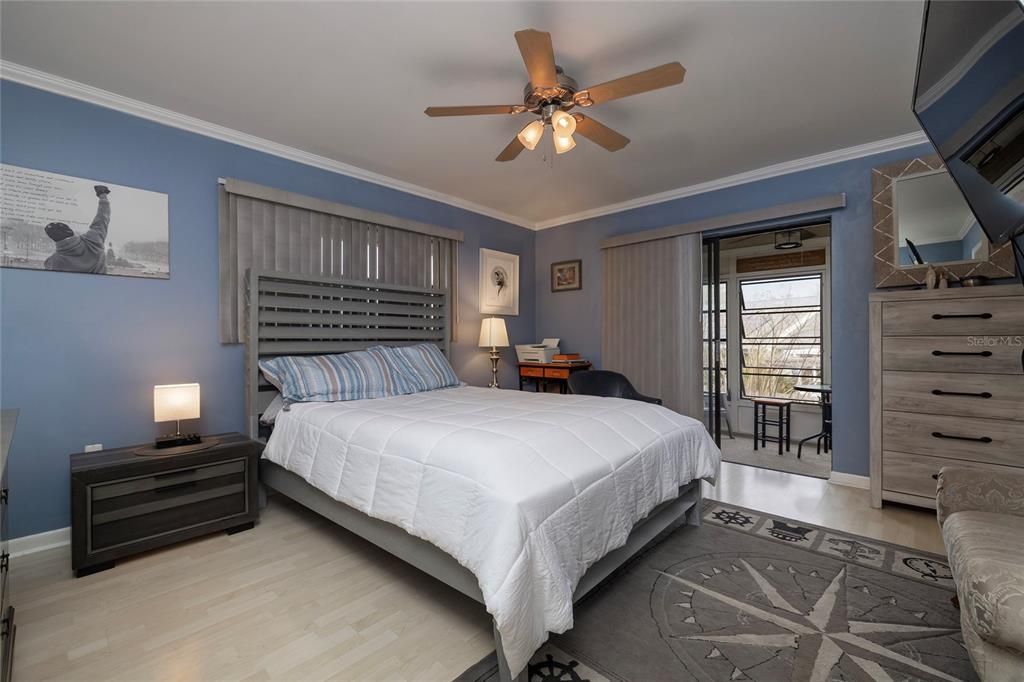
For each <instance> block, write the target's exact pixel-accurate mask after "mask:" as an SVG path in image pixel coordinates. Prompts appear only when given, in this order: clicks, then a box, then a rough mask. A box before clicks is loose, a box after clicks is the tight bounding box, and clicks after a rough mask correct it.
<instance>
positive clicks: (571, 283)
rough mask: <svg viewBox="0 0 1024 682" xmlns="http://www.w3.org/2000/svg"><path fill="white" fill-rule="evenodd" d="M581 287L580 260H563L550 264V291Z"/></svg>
mask: <svg viewBox="0 0 1024 682" xmlns="http://www.w3.org/2000/svg"><path fill="white" fill-rule="evenodd" d="M582 288H583V261H582V260H580V259H576V260H564V261H561V262H558V263H552V264H551V291H576V290H577V289H582Z"/></svg>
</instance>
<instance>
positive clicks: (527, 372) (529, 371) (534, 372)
mask: <svg viewBox="0 0 1024 682" xmlns="http://www.w3.org/2000/svg"><path fill="white" fill-rule="evenodd" d="M519 376H523V377H543V376H544V368H543V367H520V368H519Z"/></svg>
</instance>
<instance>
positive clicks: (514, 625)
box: [247, 272, 720, 680]
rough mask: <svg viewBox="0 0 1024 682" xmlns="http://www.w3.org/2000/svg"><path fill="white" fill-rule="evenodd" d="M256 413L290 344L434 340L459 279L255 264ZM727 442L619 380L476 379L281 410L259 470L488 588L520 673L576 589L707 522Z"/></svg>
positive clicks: (388, 543) (505, 649)
mask: <svg viewBox="0 0 1024 682" xmlns="http://www.w3.org/2000/svg"><path fill="white" fill-rule="evenodd" d="M248 291H249V296H248V300H249V305H248V310H249V327H248V332H249V333H248V353H247V358H248V365H249V366H248V372H247V387H248V390H247V406H248V407H247V409H248V414H249V419H250V431H251V433H252V434H253V435H266V433H265V432H264V433H263V434H260V423H259V419H258V417H259V415H260V414H261V413H262V412H263V411H264V410H265V409H266V407H267V405H268V404H269V403H270V400H271V399H272V398H273V397H274V395H275V394H276V392H275V390H274V388H273V387H272V386H270V384H268V383H266V382H265V381H264V380H263V379H262V377H261V375H260V373H259V370H258V365H257V363H258V361H259V360H260V359H262V358H267V357H272V356H275V355H286V354H290V355H299V354H314V353H329V352H345V351H351V350H359V349H363V348H366V347H368V346H371V345H378V344H382V343H383V344H389V345H408V344H415V343H424V342H426V343H436V344H437V345H438V346H439V347H440V348H441V349H442V350H443V351H445V352H447V351H448V336H449V334H448V325H449V315H448V307H447V301H446V298H445V295H444V294H443V293H440V292H437V291H432V290H424V289H414V288H409V287H393V286H386V287H385V286H379V285H368V284H366V283H358V282H338V281H328V280H316V279H312V278H297V277H293V276H286V275H281V274H275V273H258V272H256V273H251V274H250V276H249V287H248ZM719 459H720V455H719V452H718V449H717V448H716V447H715V445H714V443H713V442H712V441H711V439H710V436H708V434H707V431H706V429H704V427H703V425H702V424H700V422H697V421H696V420H692V419H689V418H687V417H683V416H681V415H678V414H675V413H673V412H671V411H669V410H667V409H665V408H662V407H659V406H655V405H649V404H647V403H640V402H636V401H626V400H619V399H614V398H596V397H591V396H558V395H547V394H534V393H525V392H518V391H495V390H493V389H482V388H475V387H468V386H459V387H452V388H445V389H441V390H436V391H428V392H424V393H415V394H412V395H402V396H394V397H388V398H380V399H374V400H357V401H348V402H338V403H302V404H296V405H292V406H291V407H290V408H289V409H288V410H287V411H284V412H281V413H280V414H279V415H278V417H277V420H276V422H275V425H274V428H273V433H272V434H271V435H270V437H269V439H268V441H267V447H266V449H265V451H264V460H263V462H262V464H261V480H262V482H263V483H264V485H266V486H267V487H268V488H270V489H272V490H274V491H277V492H279V493H281V494H284V495H286V496H288V497H290V498H292V499H295V500H297V501H298V502H300V503H301V504H303V505H305V506H306V507H308V508H310V509H312V510H313V511H315V512H317V513H319V514H321V515H323V516H325V517H327V518H329V519H331V520H333V521H334V522H336V523H338V524H339V525H341V526H343V527H345V528H346V529H348V530H350V531H352V532H354V533H356V534H357V535H360V536H361V537H363V538H365V539H367V540H369V541H370V542H373V543H375V544H377V545H378V546H380V547H382V548H383V549H385V550H387V551H389V552H391V553H392V554H395V555H396V556H398V557H399V558H401V559H403V560H405V561H407V562H408V563H410V564H412V565H414V566H416V567H417V568H419V569H421V570H423V571H425V572H426V573H428V574H430V575H432V576H434V577H435V578H437V579H439V580H441V581H443V582H445V583H446V584H448V585H450V586H451V587H453V588H455V589H457V590H459V591H460V592H463V593H464V594H466V595H468V596H470V597H471V598H473V599H475V600H477V601H479V602H481V603H483V604H485V606H486V607H487V610H488V612H489V613H490V614H491V616H492V618H493V620H494V634H495V647H496V651H497V652H498V664H499V673H500V676H501V677H502V679H504V680H511V679H515V678H516V677H517V675H519V674H520V673H521V672H522V671H523V670H524V668H525V666H526V663H527V662H528V661H529V658H530V656H531V655H532V653H533V652H534V650H535V649H536V648H537V647H538V646H540V644H541V643H542V642H543V641H544V640H545V639H546V637H547V633H548V632H560V631H564V630H565V629H568V628H569V627H571V626H572V604H573V603H574V602H575V601H577V600H578V599H579V598H581V597H582V596H584V595H585V594H587V593H588V592H589V591H590V590H591V589H593V588H594V587H595V586H596V585H597V584H598V583H599V582H600V581H601V580H603V579H604V578H605V577H607V576H608V575H609V574H611V573H612V572H613V571H614V570H615V569H616V568H618V567H619V566H621V565H622V564H623V563H624V562H625V561H626V560H627V559H628V558H629V557H631V556H632V555H633V554H634V553H635V552H636V551H637V550H638V549H640V548H641V547H643V546H644V545H645V544H646V543H647V542H649V541H650V540H651V539H652V538H654V537H655V536H656V535H657V534H658V533H660V532H662V531H663V530H665V529H667V528H669V527H671V526H673V525H674V524H677V523H682V522H684V521H686V520H688V521H689V522H690V523H697V522H698V520H699V508H700V500H701V496H700V480H701V479H702V478H713V477H715V476H716V475H717V473H718V467H719Z"/></svg>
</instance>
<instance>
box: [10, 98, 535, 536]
mask: <svg viewBox="0 0 1024 682" xmlns="http://www.w3.org/2000/svg"><path fill="white" fill-rule="evenodd" d="M296 125H301V120H296ZM0 139H2V151H0V154H2V156H0V160H2V161H3V163H7V164H12V165H17V166H24V167H27V168H37V169H41V170H47V171H53V172H56V173H63V174H66V175H74V176H79V177H84V178H90V179H95V180H103V181H107V182H111V183H116V184H121V185H128V186H132V187H140V188H143V189H148V190H153V191H157V192H163V193H166V194H167V195H168V196H169V212H170V249H171V252H170V257H171V279H170V280H146V279H135V278H124V277H104V276H96V275H81V274H71V273H57V272H42V271H30V270H13V269H0V339H2V341H0V342H2V348H0V404H2V406H3V407H4V408H12V407H17V408H20V409H21V414H20V417H19V420H18V428H17V430H16V432H15V440H14V443H13V446H12V453H11V464H10V480H11V489H12V493H11V535H12V537H19V536H23V535H29V534H32V533H38V532H42V531H46V530H50V529H54V528H59V527H63V526H67V525H68V523H69V512H68V489H69V483H68V453H71V452H76V451H80V450H81V449H82V447H83V446H84V445H85V444H87V443H102V444H103V445H104V446H106V447H114V446H123V445H129V444H132V443H139V442H145V441H147V440H149V439H151V438H152V437H153V436H154V434H155V431H156V429H155V427H154V424H153V413H152V387H153V385H155V384H168V383H179V382H183V381H198V382H199V383H200V384H202V392H203V418H202V420H200V422H199V423H198V424H197V425H196V428H197V429H198V430H200V431H203V432H207V433H209V432H217V431H229V430H234V431H243V430H244V426H245V418H244V395H243V387H244V359H243V348H242V346H238V345H230V346H225V345H221V344H220V342H219V340H218V303H217V300H218V293H217V292H218V265H217V178H218V177H233V178H239V179H243V180H249V181H252V182H257V183H260V184H264V185H270V186H273V187H280V188H283V189H287V190H291V191H294V192H300V193H302V194H307V195H311V196H317V197H322V198H325V199H329V200H333V201H339V202H343V203H346V204H351V205H355V206H361V207H364V208H368V209H372V210H376V211H383V212H386V213H390V214H392V215H397V216H402V217H407V218H413V219H416V220H421V221H424V222H429V223H434V224H437V225H444V226H447V227H452V228H456V229H460V230H462V231H463V232H464V233H465V236H466V240H465V242H464V244H463V246H462V250H461V252H460V270H459V278H460V289H459V291H460V296H459V299H460V301H459V306H460V314H461V318H462V323H461V325H460V328H459V342H458V343H457V344H456V345H455V346H454V350H453V354H452V355H453V365H454V366H455V369H456V371H457V372H458V373H459V376H460V377H462V378H463V379H464V380H466V381H469V382H470V383H474V384H478V385H485V384H486V382H487V380H488V378H489V373H490V362H489V360H488V359H487V356H486V353H483V352H481V351H480V349H478V348H477V347H476V341H477V337H478V336H479V333H480V322H479V320H480V315H479V313H478V312H477V306H476V303H477V281H478V279H477V270H478V263H479V256H478V249H479V248H480V247H487V248H493V249H498V250H501V251H508V252H512V253H518V254H520V255H521V257H522V260H521V262H520V271H521V272H522V273H524V277H523V282H522V285H521V290H520V315H519V316H518V317H513V318H508V327H509V335H510V340H511V341H512V343H517V342H518V343H524V342H528V341H532V340H534V338H535V336H536V334H535V333H534V325H533V321H534V311H533V301H534V298H535V296H534V290H533V284H534V282H533V278H532V277H531V276H530V273H532V272H533V271H534V261H533V254H534V236H535V233H533V232H532V231H530V230H526V229H523V228H520V227H518V226H515V225H510V224H508V223H504V222H501V221H498V220H495V219H492V218H488V217H485V216H482V215H479V214H475V213H472V212H469V211H465V210H462V209H458V208H454V207H452V206H449V205H446V204H442V203H439V202H435V201H431V200H428V199H423V198H420V197H416V196H413V195H409V194H405V193H402V192H399V191H395V190H392V189H388V188H385V187H381V186H378V185H373V184H370V183H366V182H362V181H359V180H355V179H352V178H349V177H345V176H341V175H338V174H335V173H330V172H328V171H324V170H319V169H316V168H312V167H309V166H304V165H302V164H299V163H295V162H292V161H287V160H284V159H281V158H278V157H275V156H270V155H267V154H263V153H260V152H256V151H252V150H250V149H246V148H243V147H239V146H237V145H232V144H228V143H225V142H221V141H218V140H213V139H210V138H207V137H203V136H200V135H196V134H193V133H188V132H184V131H181V130H178V129H175V128H170V127H166V126H163V125H160V124H157V123H153V122H150V121H146V120H143V119H140V118H135V117H132V116H128V115H125V114H121V113H118V112H115V111H111V110H108V109H103V108H101V107H97V106H93V105H90V104H86V103H83V102H79V101H76V100H72V99H68V98H65V97H60V96H57V95H53V94H50V93H46V92H43V91H40V90H35V89H33V88H29V87H26V86H22V85H19V84H16V83H11V82H8V81H3V82H2V84H0ZM505 358H506V362H505V363H504V373H503V381H504V383H505V384H506V385H514V383H515V372H514V366H513V365H512V363H511V360H512V359H513V355H512V354H511V353H507V354H506V356H505ZM189 426H190V427H191V426H192V425H191V424H190V425H189Z"/></svg>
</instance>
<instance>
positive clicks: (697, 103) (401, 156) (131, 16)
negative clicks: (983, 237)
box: [0, 1, 922, 224]
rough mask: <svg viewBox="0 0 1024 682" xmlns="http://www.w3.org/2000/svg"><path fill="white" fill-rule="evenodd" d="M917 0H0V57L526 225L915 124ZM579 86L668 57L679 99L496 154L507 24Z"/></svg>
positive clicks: (510, 130)
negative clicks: (580, 134)
mask: <svg viewBox="0 0 1024 682" xmlns="http://www.w3.org/2000/svg"><path fill="white" fill-rule="evenodd" d="M921 11H922V5H921V3H919V2H886V3H882V2H814V3H811V2H711V3H696V2H694V3H690V2H677V3H667V2H666V3H651V4H641V3H637V2H633V3H621V4H620V3H570V2H563V3H520V2H517V3H490V2H486V3H485V2H478V3H436V2H420V3H409V4H406V3H388V2H374V3H370V2H365V3H295V2H278V3H262V4H240V3H173V2H172V3H149V2H147V3H142V2H136V3H95V2H73V3H36V2H31V3H29V2H6V1H5V2H3V3H2V42H0V56H2V57H3V59H4V60H7V61H10V62H15V63H17V64H20V65H24V66H27V67H31V68H33V69H38V70H41V71H44V72H47V73H50V74H54V75H57V76H60V77H63V78H67V79H71V80H74V81H79V82H81V83H85V84H88V85H91V86H94V87H97V88H101V89H103V90H108V91H111V92H114V93H117V94H119V95H122V96H125V97H129V98H133V99H137V100H141V101H143V102H146V103H149V104H152V105H156V106H159V107H164V108H166V109H170V110H173V111H175V112H180V113H182V114H187V115H189V116H193V117H196V118H199V119H202V120H205V121H209V122H212V123H216V124H219V125H221V126H226V127H228V128H232V129H235V130H239V131H242V132H244V133H248V134H250V135H255V136H258V137H261V138H266V139H268V140H271V141H273V142H276V143H280V144H284V145H288V146H291V147H295V148H298V149H301V150H304V151H306V152H311V153H314V154H318V155H321V156H324V157H327V158H329V159H333V160H336V161H340V162H343V163H346V164H351V165H353V166H357V167H359V168H362V169H366V170H368V171H372V172H374V173H378V174H382V175H384V176H388V177H391V178H395V179H398V180H400V181H403V182H406V183H412V184H415V185H419V186H421V187H425V188H428V189H430V190H434V191H436V192H440V193H444V194H447V195H451V196H454V197H457V198H459V199H462V200H465V201H469V202H475V203H476V204H480V205H483V206H486V207H488V208H490V209H493V210H494V211H499V212H503V213H506V214H510V215H513V216H516V217H518V218H519V219H520V221H521V222H523V223H526V224H534V223H539V222H551V221H554V220H556V219H558V218H560V217H562V216H566V215H569V214H575V213H577V212H581V211H586V210H590V209H595V208H598V207H601V206H606V205H609V204H615V203H619V202H623V201H628V200H633V199H637V198H639V197H644V196H647V195H650V194H655V193H661V192H666V191H669V190H673V189H675V188H679V187H686V186H690V185H694V184H697V183H701V182H706V181H709V180H713V179H716V178H721V177H725V176H729V175H733V174H736V173H741V172H744V171H749V170H752V169H758V168H762V167H764V166H769V165H772V164H776V163H780V162H784V161H788V160H791V159H797V158H801V157H805V156H810V155H814V154H819V153H823V152H828V151H832V150H836V149H840V148H844V147H849V146H854V145H859V144H864V143H868V142H871V141H875V140H880V139H883V138H889V137H893V136H898V135H902V134H906V133H910V132H914V131H917V130H918V127H917V125H916V123H915V121H914V118H913V116H912V115H911V112H910V104H909V103H910V96H911V90H912V87H913V78H914V66H915V60H916V54H917V43H918V36H919V32H920V19H921ZM523 28H537V29H540V30H545V31H549V32H551V34H552V37H553V40H554V45H555V56H556V60H557V62H558V63H559V64H560V65H561V66H563V67H564V68H565V70H566V72H567V73H569V74H570V75H572V76H574V77H575V78H576V79H577V80H578V81H579V83H580V85H581V86H583V87H585V86H587V85H593V84H596V83H599V82H602V81H605V80H609V79H611V78H615V77H618V76H622V75H626V74H630V73H633V72H636V71H641V70H643V69H646V68H650V67H653V66H656V65H659V64H662V63H665V62H669V61H676V60H678V61H680V62H681V63H682V64H683V66H685V67H686V69H687V74H686V81H685V82H684V83H683V84H682V85H681V86H676V87H673V88H668V89H665V90H661V91H657V92H652V93H646V94H642V95H638V96H636V97H632V98H629V99H624V100H619V101H615V102H609V103H606V104H603V105H599V106H595V107H593V108H591V109H589V110H587V115H588V116H593V117H594V118H596V119H597V120H599V121H601V122H602V123H604V124H606V125H609V126H611V127H613V128H615V129H616V130H618V131H620V132H621V133H623V134H624V135H626V136H627V137H629V138H631V139H632V144H630V145H629V146H628V147H626V148H625V149H624V150H623V151H620V152H616V153H609V152H607V151H605V150H603V149H601V148H599V147H597V146H595V145H593V144H592V143H590V142H589V141H587V140H584V139H582V138H580V139H579V140H578V142H579V144H578V146H577V147H576V149H575V150H573V151H572V152H570V153H568V154H565V155H562V156H558V157H557V158H552V157H553V156H554V154H553V153H552V152H550V151H549V144H550V143H549V140H548V139H547V138H546V139H545V141H544V142H545V143H544V144H542V145H541V146H539V147H538V148H537V151H534V152H523V154H521V155H520V157H519V158H518V159H517V160H515V161H513V162H511V163H497V162H495V161H493V159H494V157H495V156H496V155H497V153H498V152H499V151H500V150H501V149H502V148H503V147H504V146H505V144H507V142H508V141H509V140H510V139H511V138H512V137H513V136H514V135H515V134H516V132H517V131H518V130H519V128H521V127H522V126H523V125H524V124H525V123H526V122H527V120H528V119H527V118H526V117H525V116H519V117H512V116H479V117H466V118H447V119H429V118H427V117H426V116H424V115H423V113H422V112H423V109H424V107H426V106H428V105H447V104H506V103H509V104H512V103H518V102H521V99H522V88H523V86H524V84H525V82H526V75H525V70H524V67H523V64H522V60H521V59H520V56H519V53H518V51H517V49H516V43H515V40H514V39H513V36H512V34H513V32H514V31H516V30H519V29H523Z"/></svg>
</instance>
